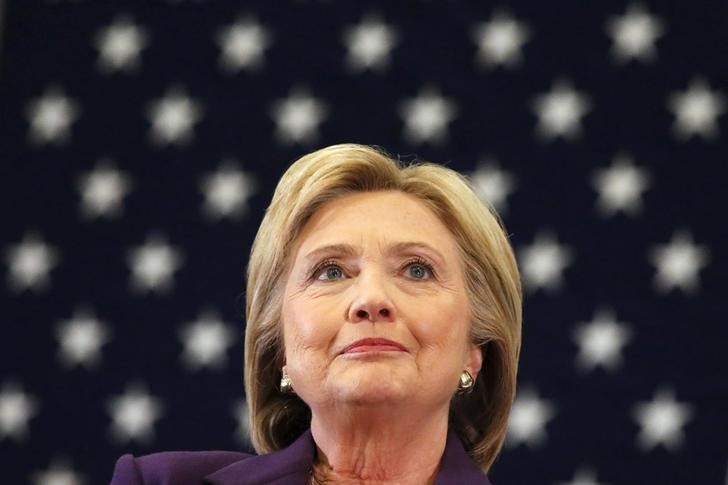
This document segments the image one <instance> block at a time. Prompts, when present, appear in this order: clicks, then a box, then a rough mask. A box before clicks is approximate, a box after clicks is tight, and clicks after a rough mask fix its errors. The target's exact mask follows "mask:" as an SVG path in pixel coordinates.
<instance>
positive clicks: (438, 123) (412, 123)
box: [400, 87, 457, 144]
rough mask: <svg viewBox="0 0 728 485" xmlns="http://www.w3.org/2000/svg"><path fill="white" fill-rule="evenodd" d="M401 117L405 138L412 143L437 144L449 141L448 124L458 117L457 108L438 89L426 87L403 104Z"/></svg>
mask: <svg viewBox="0 0 728 485" xmlns="http://www.w3.org/2000/svg"><path fill="white" fill-rule="evenodd" d="M400 115H401V116H402V118H403V120H404V124H405V128H404V137H405V138H406V139H408V140H409V141H410V142H411V143H413V144H419V143H425V142H427V143H434V144H437V143H442V142H444V141H445V140H446V139H447V128H448V124H449V123H450V122H451V121H452V120H453V119H455V117H456V116H457V106H456V105H455V103H453V102H452V101H450V100H449V99H447V98H445V97H444V96H442V95H440V93H439V91H438V90H437V89H435V88H432V87H426V88H423V89H422V90H421V91H420V92H419V93H418V94H417V96H415V97H414V98H410V99H407V100H406V101H404V102H403V103H402V104H401V106H400Z"/></svg>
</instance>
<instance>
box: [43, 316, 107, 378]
mask: <svg viewBox="0 0 728 485" xmlns="http://www.w3.org/2000/svg"><path fill="white" fill-rule="evenodd" d="M56 338H57V339H58V344H59V346H60V348H59V358H60V360H61V362H63V364H64V365H66V366H68V367H73V366H76V365H83V366H86V367H95V366H97V365H98V362H99V358H100V356H99V352H100V349H101V347H102V346H103V345H104V344H106V343H107V342H108V341H109V340H110V338H111V332H110V331H109V327H108V325H107V324H105V323H104V322H101V321H99V320H98V319H97V318H96V317H95V316H94V314H93V313H92V312H91V311H89V310H86V309H81V310H78V311H76V312H75V313H74V315H73V317H71V319H70V320H63V321H61V322H60V323H59V325H58V327H57V329H56Z"/></svg>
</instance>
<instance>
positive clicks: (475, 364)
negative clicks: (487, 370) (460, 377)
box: [465, 343, 483, 379]
mask: <svg viewBox="0 0 728 485" xmlns="http://www.w3.org/2000/svg"><path fill="white" fill-rule="evenodd" d="M481 367H483V349H482V348H480V347H479V346H477V345H475V344H474V343H470V344H468V352H467V354H466V355H465V370H467V371H468V372H470V375H471V376H473V379H476V378H477V376H478V372H480V368H481Z"/></svg>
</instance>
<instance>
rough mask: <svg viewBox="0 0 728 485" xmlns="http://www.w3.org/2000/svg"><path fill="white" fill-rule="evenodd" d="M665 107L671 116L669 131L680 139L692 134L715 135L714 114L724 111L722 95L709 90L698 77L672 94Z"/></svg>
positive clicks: (715, 120)
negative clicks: (671, 128)
mask: <svg viewBox="0 0 728 485" xmlns="http://www.w3.org/2000/svg"><path fill="white" fill-rule="evenodd" d="M668 106H669V108H670V111H672V112H673V114H674V115H675V122H674V123H673V132H674V134H675V136H677V137H678V138H680V139H688V138H690V137H693V136H700V137H702V138H706V139H712V138H715V137H716V136H717V134H718V117H719V116H721V115H722V114H723V113H725V110H726V102H725V96H724V95H723V94H722V93H721V92H718V91H712V90H711V89H710V87H709V86H708V84H707V83H706V82H705V80H703V79H701V78H696V79H693V80H692V81H691V83H690V85H689V86H688V89H687V90H686V91H679V92H674V93H672V94H671V95H670V97H669V102H668Z"/></svg>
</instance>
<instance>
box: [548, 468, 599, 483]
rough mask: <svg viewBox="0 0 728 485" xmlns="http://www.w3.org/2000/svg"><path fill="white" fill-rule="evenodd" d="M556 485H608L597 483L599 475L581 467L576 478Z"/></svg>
mask: <svg viewBox="0 0 728 485" xmlns="http://www.w3.org/2000/svg"><path fill="white" fill-rule="evenodd" d="M556 485H607V484H606V483H599V482H597V474H596V472H595V471H594V470H592V469H591V468H589V467H580V468H579V469H578V470H577V471H576V472H574V478H573V479H572V480H571V481H568V482H558V483H557V484H556Z"/></svg>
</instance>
